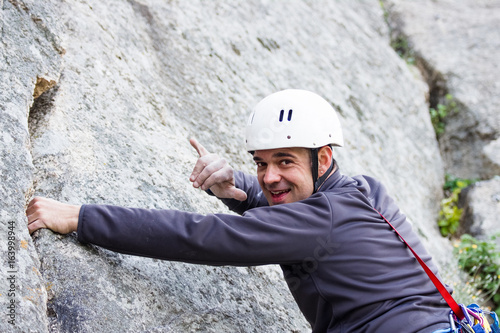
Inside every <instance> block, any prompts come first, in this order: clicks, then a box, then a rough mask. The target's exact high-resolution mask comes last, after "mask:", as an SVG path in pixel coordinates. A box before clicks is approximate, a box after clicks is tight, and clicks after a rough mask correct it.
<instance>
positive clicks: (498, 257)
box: [454, 234, 500, 314]
mask: <svg viewBox="0 0 500 333" xmlns="http://www.w3.org/2000/svg"><path fill="white" fill-rule="evenodd" d="M499 236H500V234H497V235H493V236H492V237H491V238H490V240H488V241H484V240H479V239H476V238H474V237H472V236H471V235H467V234H465V235H462V237H461V238H460V242H457V243H456V244H455V245H454V246H455V254H456V255H457V257H458V264H459V266H460V268H462V269H463V270H464V271H465V272H467V273H468V274H469V275H470V276H471V277H472V281H473V284H474V286H475V287H476V288H477V289H479V290H481V292H482V293H483V294H484V296H485V297H486V300H492V301H493V303H494V304H495V306H496V310H495V311H496V312H497V314H500V249H499V248H498V246H497V243H496V242H495V240H496V238H497V237H499Z"/></svg>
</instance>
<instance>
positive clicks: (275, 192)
mask: <svg viewBox="0 0 500 333" xmlns="http://www.w3.org/2000/svg"><path fill="white" fill-rule="evenodd" d="M286 192H288V190H284V191H271V193H272V194H274V195H278V194H281V193H286Z"/></svg>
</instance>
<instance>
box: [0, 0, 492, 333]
mask: <svg viewBox="0 0 500 333" xmlns="http://www.w3.org/2000/svg"><path fill="white" fill-rule="evenodd" d="M427 2H429V3H433V2H431V1H426V2H425V3H426V4H427ZM395 3H396V2H395ZM0 4H1V8H2V11H1V12H0V15H1V20H0V24H1V32H2V33H1V35H0V38H1V41H2V44H0V52H2V57H1V59H2V62H0V66H1V67H0V69H1V71H0V85H1V87H0V91H1V94H0V112H1V116H0V127H1V128H2V132H1V133H2V134H1V135H0V142H1V146H0V152H1V156H2V159H1V161H0V171H1V177H2V178H1V179H2V183H1V185H0V194H1V197H0V218H1V224H0V232H1V234H0V237H2V239H4V238H5V239H7V238H8V236H9V231H10V232H13V235H11V237H13V238H12V240H11V241H12V249H9V248H8V246H5V245H2V247H1V250H0V255H1V257H2V259H3V262H2V265H3V266H2V269H1V270H0V272H1V273H0V277H1V281H2V282H1V283H0V286H1V287H2V289H1V291H0V294H1V299H2V304H10V303H9V302H11V300H12V301H13V304H15V309H14V311H13V321H12V322H8V321H7V320H2V321H0V331H19V332H169V331H173V332H177V331H206V332H221V331H243V332H253V331H258V332H260V331H294V332H299V331H300V332H302V331H308V330H309V326H308V324H307V323H306V321H305V320H304V318H303V316H302V315H301V314H300V312H299V310H298V309H297V307H296V305H295V303H294V301H293V299H292V298H291V296H290V294H289V293H288V290H287V288H286V286H285V283H284V282H283V281H282V278H281V272H280V271H279V268H277V267H275V266H264V267H252V268H246V267H243V268H242V267H239V268H235V267H208V266H198V265H188V264H183V263H172V262H164V261H159V260H153V259H146V258H138V257H132V256H126V255H120V254H115V253H112V252H109V251H106V250H103V249H101V248H97V247H93V246H83V245H81V244H79V243H78V242H77V241H76V238H75V235H69V236H61V235H56V234H53V233H51V232H50V231H47V230H42V231H40V232H37V233H36V235H35V236H34V237H33V238H32V237H30V235H29V234H28V232H27V229H26V218H25V217H24V208H25V204H26V202H27V200H29V198H31V197H32V196H33V195H42V196H48V197H51V198H54V199H57V200H61V201H64V202H69V203H107V204H117V205H124V206H137V207H144V208H172V209H181V210H187V211H196V212H200V213H213V212H227V210H226V209H225V208H224V207H223V206H222V205H221V204H220V203H219V202H218V201H217V200H216V199H214V198H211V197H209V196H207V195H206V194H204V193H201V192H200V191H197V190H195V189H193V188H192V187H191V185H190V183H189V181H188V176H189V174H190V172H191V168H192V166H193V164H194V162H195V161H196V153H195V152H194V150H193V149H192V148H191V147H190V145H189V143H188V140H187V139H188V137H190V136H196V137H197V138H198V139H199V141H200V142H202V143H203V144H205V146H206V147H207V148H208V149H210V150H212V151H214V152H217V153H219V154H221V155H224V156H226V157H227V159H228V160H229V161H230V162H231V164H232V165H233V166H234V167H235V168H238V169H242V170H245V171H249V172H253V164H252V162H251V158H250V156H249V155H248V154H247V153H246V152H245V151H244V143H243V141H244V140H243V128H244V124H245V122H246V118H247V116H248V114H249V112H250V110H251V108H252V106H253V105H254V104H255V103H257V102H258V101H259V100H260V99H261V98H262V97H264V96H266V95H267V94H269V93H272V92H274V91H277V90H280V89H285V88H301V89H308V90H312V91H315V92H317V93H319V94H320V95H322V96H324V97H325V98H326V99H327V100H328V101H329V102H330V103H331V104H332V105H333V106H334V107H335V108H336V110H337V111H338V113H339V116H340V119H341V122H342V124H343V127H344V131H345V141H346V145H345V147H344V148H339V149H337V150H336V151H335V154H336V158H337V160H338V161H339V164H340V167H341V170H342V171H343V172H344V173H346V174H351V175H353V174H359V173H364V174H369V175H371V176H375V177H377V178H379V179H381V180H382V181H383V182H384V183H385V184H386V186H387V187H388V190H389V191H390V193H392V195H393V196H394V198H395V199H396V201H397V202H398V203H399V204H400V206H401V208H402V210H403V211H404V212H405V213H406V214H407V215H408V217H409V218H410V219H411V220H412V221H413V223H414V228H415V229H416V230H417V231H418V232H419V233H420V234H421V236H422V238H423V240H424V242H425V243H426V245H427V247H428V249H429V250H430V251H431V252H432V253H433V254H434V255H435V256H436V258H437V259H438V258H440V257H442V258H446V257H447V256H448V253H450V246H449V244H448V243H447V242H446V241H445V240H443V239H442V238H441V237H440V236H439V233H438V231H437V227H436V223H435V220H436V215H437V211H438V209H439V207H438V202H439V200H440V199H441V196H442V191H441V187H442V183H443V175H444V169H443V165H442V159H441V156H440V152H439V147H438V143H437V141H436V139H435V135H434V132H433V129H432V125H431V122H430V118H429V114H428V104H427V101H426V95H427V94H428V88H427V86H426V85H425V84H424V83H423V81H422V80H421V79H420V76H419V75H418V74H415V73H416V72H415V71H412V70H411V69H410V68H409V67H408V65H407V64H406V63H405V62H404V61H403V60H402V59H400V58H399V57H398V56H397V54H396V53H395V52H394V51H393V50H392V48H391V47H390V33H389V32H390V31H389V28H388V26H387V24H386V22H385V21H384V12H383V10H382V8H381V7H380V5H379V2H378V1H363V2H357V1H356V2H351V1H335V2H333V1H326V0H325V1H311V2H288V1H287V2H285V1H282V2H277V1H276V2H267V1H259V0H252V1H212V2H203V1H169V2H168V3H167V2H159V1H153V0H142V1H139V0H129V1H126V2H125V1H115V0H111V1H91V0H82V1H78V2H72V1H61V0H45V1H28V0H26V1H21V0H18V1H15V0H9V1H4V0H0ZM397 6H400V7H398V8H402V6H403V5H402V4H397ZM448 6H450V7H453V6H454V4H453V5H452V4H448ZM401 10H402V11H403V12H404V10H405V9H404V8H403V9H401ZM408 10H410V9H408ZM465 21H466V20H465ZM464 38H466V37H464ZM461 50H462V51H463V52H468V51H467V50H468V49H467V48H464V49H461ZM422 54H424V53H422ZM430 54H431V58H430V59H428V61H429V62H430V61H431V60H432V59H434V58H433V54H432V53H430ZM495 59H497V58H495ZM486 60H488V59H486ZM494 63H495V62H492V63H491V64H490V65H491V66H493V65H494ZM488 77H489V76H488ZM460 82H461V81H459V80H457V81H454V84H453V85H451V86H452V87H453V89H457V90H456V91H457V92H456V93H454V95H456V97H457V98H459V100H460V101H461V104H463V105H465V106H467V105H469V104H467V103H468V99H467V98H471V99H473V98H476V100H480V99H479V98H477V94H478V93H481V92H482V90H481V89H479V92H478V89H476V90H474V93H472V94H471V95H468V94H467V91H468V87H469V86H461V85H460ZM449 89H450V90H451V88H449ZM459 92H460V93H462V94H463V95H461V94H460V93H459ZM475 96H476V97H475ZM472 105H475V104H473V102H471V104H470V106H468V107H469V108H470V109H472ZM487 110H492V109H487ZM485 117H486V116H485ZM482 119H484V118H482ZM495 119H498V118H495ZM495 121H496V120H495ZM491 125H492V126H493V127H495V126H496V125H494V124H493V123H492V124H491ZM450 126H451V125H450ZM483 127H484V128H482V129H478V131H479V132H481V133H483V132H484V133H486V132H488V131H489V132H488V133H490V134H488V135H490V136H489V137H492V138H494V137H495V135H496V134H491V133H496V132H495V128H493V130H490V129H486V124H484V126H483ZM496 131H498V127H496ZM479 132H478V133H479ZM477 136H480V135H479V134H477ZM476 141H477V140H476ZM492 142H493V141H492ZM485 147H486V146H485ZM490 148H491V147H490ZM490 148H485V149H486V150H488V149H490ZM490 156H493V157H496V156H498V155H495V153H494V152H493V153H490ZM493 157H492V158H491V160H492V161H493V159H494V158H493ZM481 163H482V162H481ZM492 163H493V162H492ZM493 164H494V163H493ZM484 165H486V162H484V163H482V166H484ZM478 172H479V171H478ZM481 172H484V174H489V171H488V172H487V171H481ZM9 253H13V254H14V256H15V258H14V259H15V260H13V265H12V267H10V266H9V260H8V258H9ZM439 263H440V264H441V265H442V266H444V265H446V260H440V262H439ZM12 277H14V278H13V279H12ZM9 278H11V280H12V281H13V283H11V281H10V280H9ZM10 289H12V290H14V291H15V292H14V294H15V295H11V296H9V295H10V293H8V292H7V291H8V290H10ZM9 311H11V310H10V309H9ZM4 319H5V318H4Z"/></svg>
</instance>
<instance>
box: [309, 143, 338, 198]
mask: <svg viewBox="0 0 500 333" xmlns="http://www.w3.org/2000/svg"><path fill="white" fill-rule="evenodd" d="M318 150H319V149H318V148H312V149H311V162H312V165H311V168H312V169H311V171H312V178H313V184H314V191H313V193H316V192H317V191H318V189H319V188H320V187H321V185H323V183H324V182H325V181H326V179H327V178H328V176H329V175H330V173H331V172H332V170H333V168H334V167H335V160H334V159H333V158H332V163H331V164H330V166H329V167H328V170H326V172H325V173H324V174H323V175H322V176H321V177H318V166H319V162H318Z"/></svg>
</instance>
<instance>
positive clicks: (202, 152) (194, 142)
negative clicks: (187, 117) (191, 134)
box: [189, 138, 209, 157]
mask: <svg viewBox="0 0 500 333" xmlns="http://www.w3.org/2000/svg"><path fill="white" fill-rule="evenodd" d="M189 143H190V144H191V146H193V148H194V149H196V151H197V152H198V155H200V157H202V156H205V155H208V154H209V153H208V151H207V150H206V149H205V147H203V145H202V144H201V143H199V142H198V141H197V140H196V139H195V138H191V139H190V140H189Z"/></svg>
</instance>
